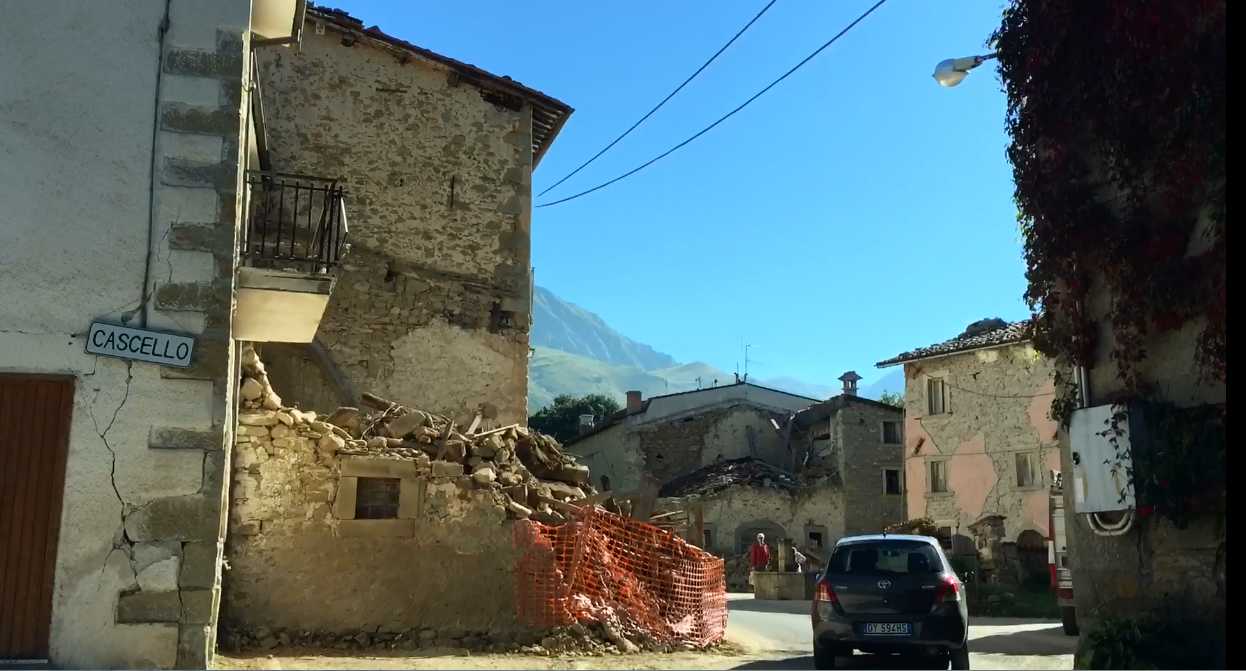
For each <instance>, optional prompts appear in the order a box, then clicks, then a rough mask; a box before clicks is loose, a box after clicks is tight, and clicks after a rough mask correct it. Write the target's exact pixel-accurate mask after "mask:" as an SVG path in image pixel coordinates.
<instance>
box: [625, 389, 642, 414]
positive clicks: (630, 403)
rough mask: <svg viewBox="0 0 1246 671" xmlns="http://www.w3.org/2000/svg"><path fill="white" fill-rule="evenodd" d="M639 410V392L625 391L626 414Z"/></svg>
mask: <svg viewBox="0 0 1246 671" xmlns="http://www.w3.org/2000/svg"><path fill="white" fill-rule="evenodd" d="M638 412H640V392H639V391H629V392H627V414H629V415H634V414H636V413H638Z"/></svg>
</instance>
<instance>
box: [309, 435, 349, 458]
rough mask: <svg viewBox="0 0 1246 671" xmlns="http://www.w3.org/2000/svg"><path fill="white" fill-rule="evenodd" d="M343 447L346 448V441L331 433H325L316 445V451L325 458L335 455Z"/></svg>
mask: <svg viewBox="0 0 1246 671" xmlns="http://www.w3.org/2000/svg"><path fill="white" fill-rule="evenodd" d="M344 447H346V441H345V440H344V439H342V437H341V436H338V435H335V434H333V433H325V434H324V436H322V437H321V438H320V441H319V442H317V443H316V450H317V451H318V452H320V453H321V454H323V455H325V456H327V457H331V456H333V455H335V454H337V453H338V451H340V450H341V449H342V448H344Z"/></svg>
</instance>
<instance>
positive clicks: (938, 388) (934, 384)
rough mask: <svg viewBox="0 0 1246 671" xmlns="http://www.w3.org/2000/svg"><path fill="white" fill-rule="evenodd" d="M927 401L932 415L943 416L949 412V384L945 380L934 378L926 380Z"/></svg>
mask: <svg viewBox="0 0 1246 671" xmlns="http://www.w3.org/2000/svg"><path fill="white" fill-rule="evenodd" d="M926 400H927V402H928V404H927V405H928V408H927V409H928V410H929V414H931V415H942V414H943V413H945V412H947V411H948V402H947V400H948V399H947V383H946V382H944V381H943V378H939V377H932V378H930V379H928V380H926Z"/></svg>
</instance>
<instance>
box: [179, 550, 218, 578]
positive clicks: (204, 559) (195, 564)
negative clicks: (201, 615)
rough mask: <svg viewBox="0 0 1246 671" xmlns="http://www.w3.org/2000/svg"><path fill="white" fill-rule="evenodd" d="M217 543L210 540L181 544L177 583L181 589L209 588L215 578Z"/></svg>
mask: <svg viewBox="0 0 1246 671" xmlns="http://www.w3.org/2000/svg"><path fill="white" fill-rule="evenodd" d="M216 555H217V544H216V543H215V542H211V541H202V542H193V543H183V544H182V573H181V576H180V577H179V578H178V584H179V585H180V586H181V587H182V589H186V588H200V589H210V588H212V587H214V586H215V585H216V580H217V568H216V567H217V563H216Z"/></svg>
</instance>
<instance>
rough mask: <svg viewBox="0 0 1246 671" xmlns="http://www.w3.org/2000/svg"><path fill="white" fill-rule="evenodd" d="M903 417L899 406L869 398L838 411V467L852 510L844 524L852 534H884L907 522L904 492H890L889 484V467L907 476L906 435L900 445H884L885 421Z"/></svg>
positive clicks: (854, 402)
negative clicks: (879, 402) (905, 470)
mask: <svg viewBox="0 0 1246 671" xmlns="http://www.w3.org/2000/svg"><path fill="white" fill-rule="evenodd" d="M903 420H904V414H903V412H901V410H900V409H899V408H891V407H887V406H883V405H881V404H878V403H873V402H868V401H856V400H848V401H846V402H845V404H844V406H843V407H842V408H840V410H839V412H837V413H836V414H835V419H834V427H835V431H834V434H835V440H836V442H837V443H838V446H839V449H838V453H837V456H838V459H839V464H838V466H839V473H840V478H841V479H842V481H843V486H844V506H845V509H846V510H847V511H848V512H847V516H846V518H845V522H844V533H845V534H847V535H852V534H865V533H879V532H881V531H882V530H883V529H884V528H885V527H887V526H888V525H890V524H894V523H896V522H901V521H903V520H904V512H905V509H904V508H905V506H904V495H903V494H902V493H901V494H888V493H887V492H886V488H885V486H884V485H885V480H884V477H885V476H884V471H885V470H886V469H894V470H895V471H897V472H898V474H899V475H901V476H902V475H903V469H904V445H903V444H902V443H903V438H902V439H901V443H900V444H887V443H884V442H883V428H882V426H883V422H884V421H889V422H899V423H903ZM901 492H903V485H902V486H901Z"/></svg>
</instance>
